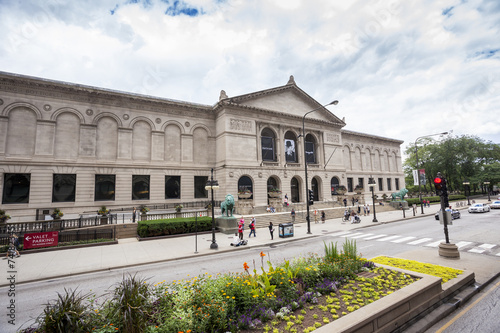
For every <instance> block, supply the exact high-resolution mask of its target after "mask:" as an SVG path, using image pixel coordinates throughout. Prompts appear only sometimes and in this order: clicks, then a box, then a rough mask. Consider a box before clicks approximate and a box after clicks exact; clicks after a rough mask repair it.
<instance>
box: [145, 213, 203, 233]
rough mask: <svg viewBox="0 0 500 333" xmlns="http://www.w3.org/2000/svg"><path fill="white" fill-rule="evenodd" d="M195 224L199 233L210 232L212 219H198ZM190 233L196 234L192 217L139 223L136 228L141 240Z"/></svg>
mask: <svg viewBox="0 0 500 333" xmlns="http://www.w3.org/2000/svg"><path fill="white" fill-rule="evenodd" d="M197 224H198V231H199V232H200V231H210V230H212V218H211V217H210V216H202V217H198V222H197ZM192 232H196V223H195V218H193V217H183V218H175V219H162V220H150V221H139V223H138V226H137V234H138V235H139V237H141V238H145V237H155V236H165V235H178V234H187V233H192Z"/></svg>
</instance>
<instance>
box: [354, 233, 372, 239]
mask: <svg viewBox="0 0 500 333" xmlns="http://www.w3.org/2000/svg"><path fill="white" fill-rule="evenodd" d="M371 235H373V234H361V235H358V236H353V237H351V238H363V237H366V236H371Z"/></svg>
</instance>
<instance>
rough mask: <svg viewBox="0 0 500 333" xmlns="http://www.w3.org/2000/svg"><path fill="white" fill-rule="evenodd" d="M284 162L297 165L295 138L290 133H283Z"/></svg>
mask: <svg viewBox="0 0 500 333" xmlns="http://www.w3.org/2000/svg"><path fill="white" fill-rule="evenodd" d="M285 160H286V162H287V163H297V137H296V136H295V134H293V133H292V132H286V133H285Z"/></svg>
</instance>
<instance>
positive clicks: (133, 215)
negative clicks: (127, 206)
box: [132, 207, 135, 223]
mask: <svg viewBox="0 0 500 333" xmlns="http://www.w3.org/2000/svg"><path fill="white" fill-rule="evenodd" d="M132 222H133V223H135V207H134V208H133V209H132Z"/></svg>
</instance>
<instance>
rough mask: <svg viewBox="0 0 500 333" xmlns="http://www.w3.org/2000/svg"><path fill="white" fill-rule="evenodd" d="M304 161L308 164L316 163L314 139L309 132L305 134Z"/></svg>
mask: <svg viewBox="0 0 500 333" xmlns="http://www.w3.org/2000/svg"><path fill="white" fill-rule="evenodd" d="M306 161H307V163H308V164H316V163H317V159H316V139H315V138H314V136H312V135H311V134H307V135H306Z"/></svg>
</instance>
